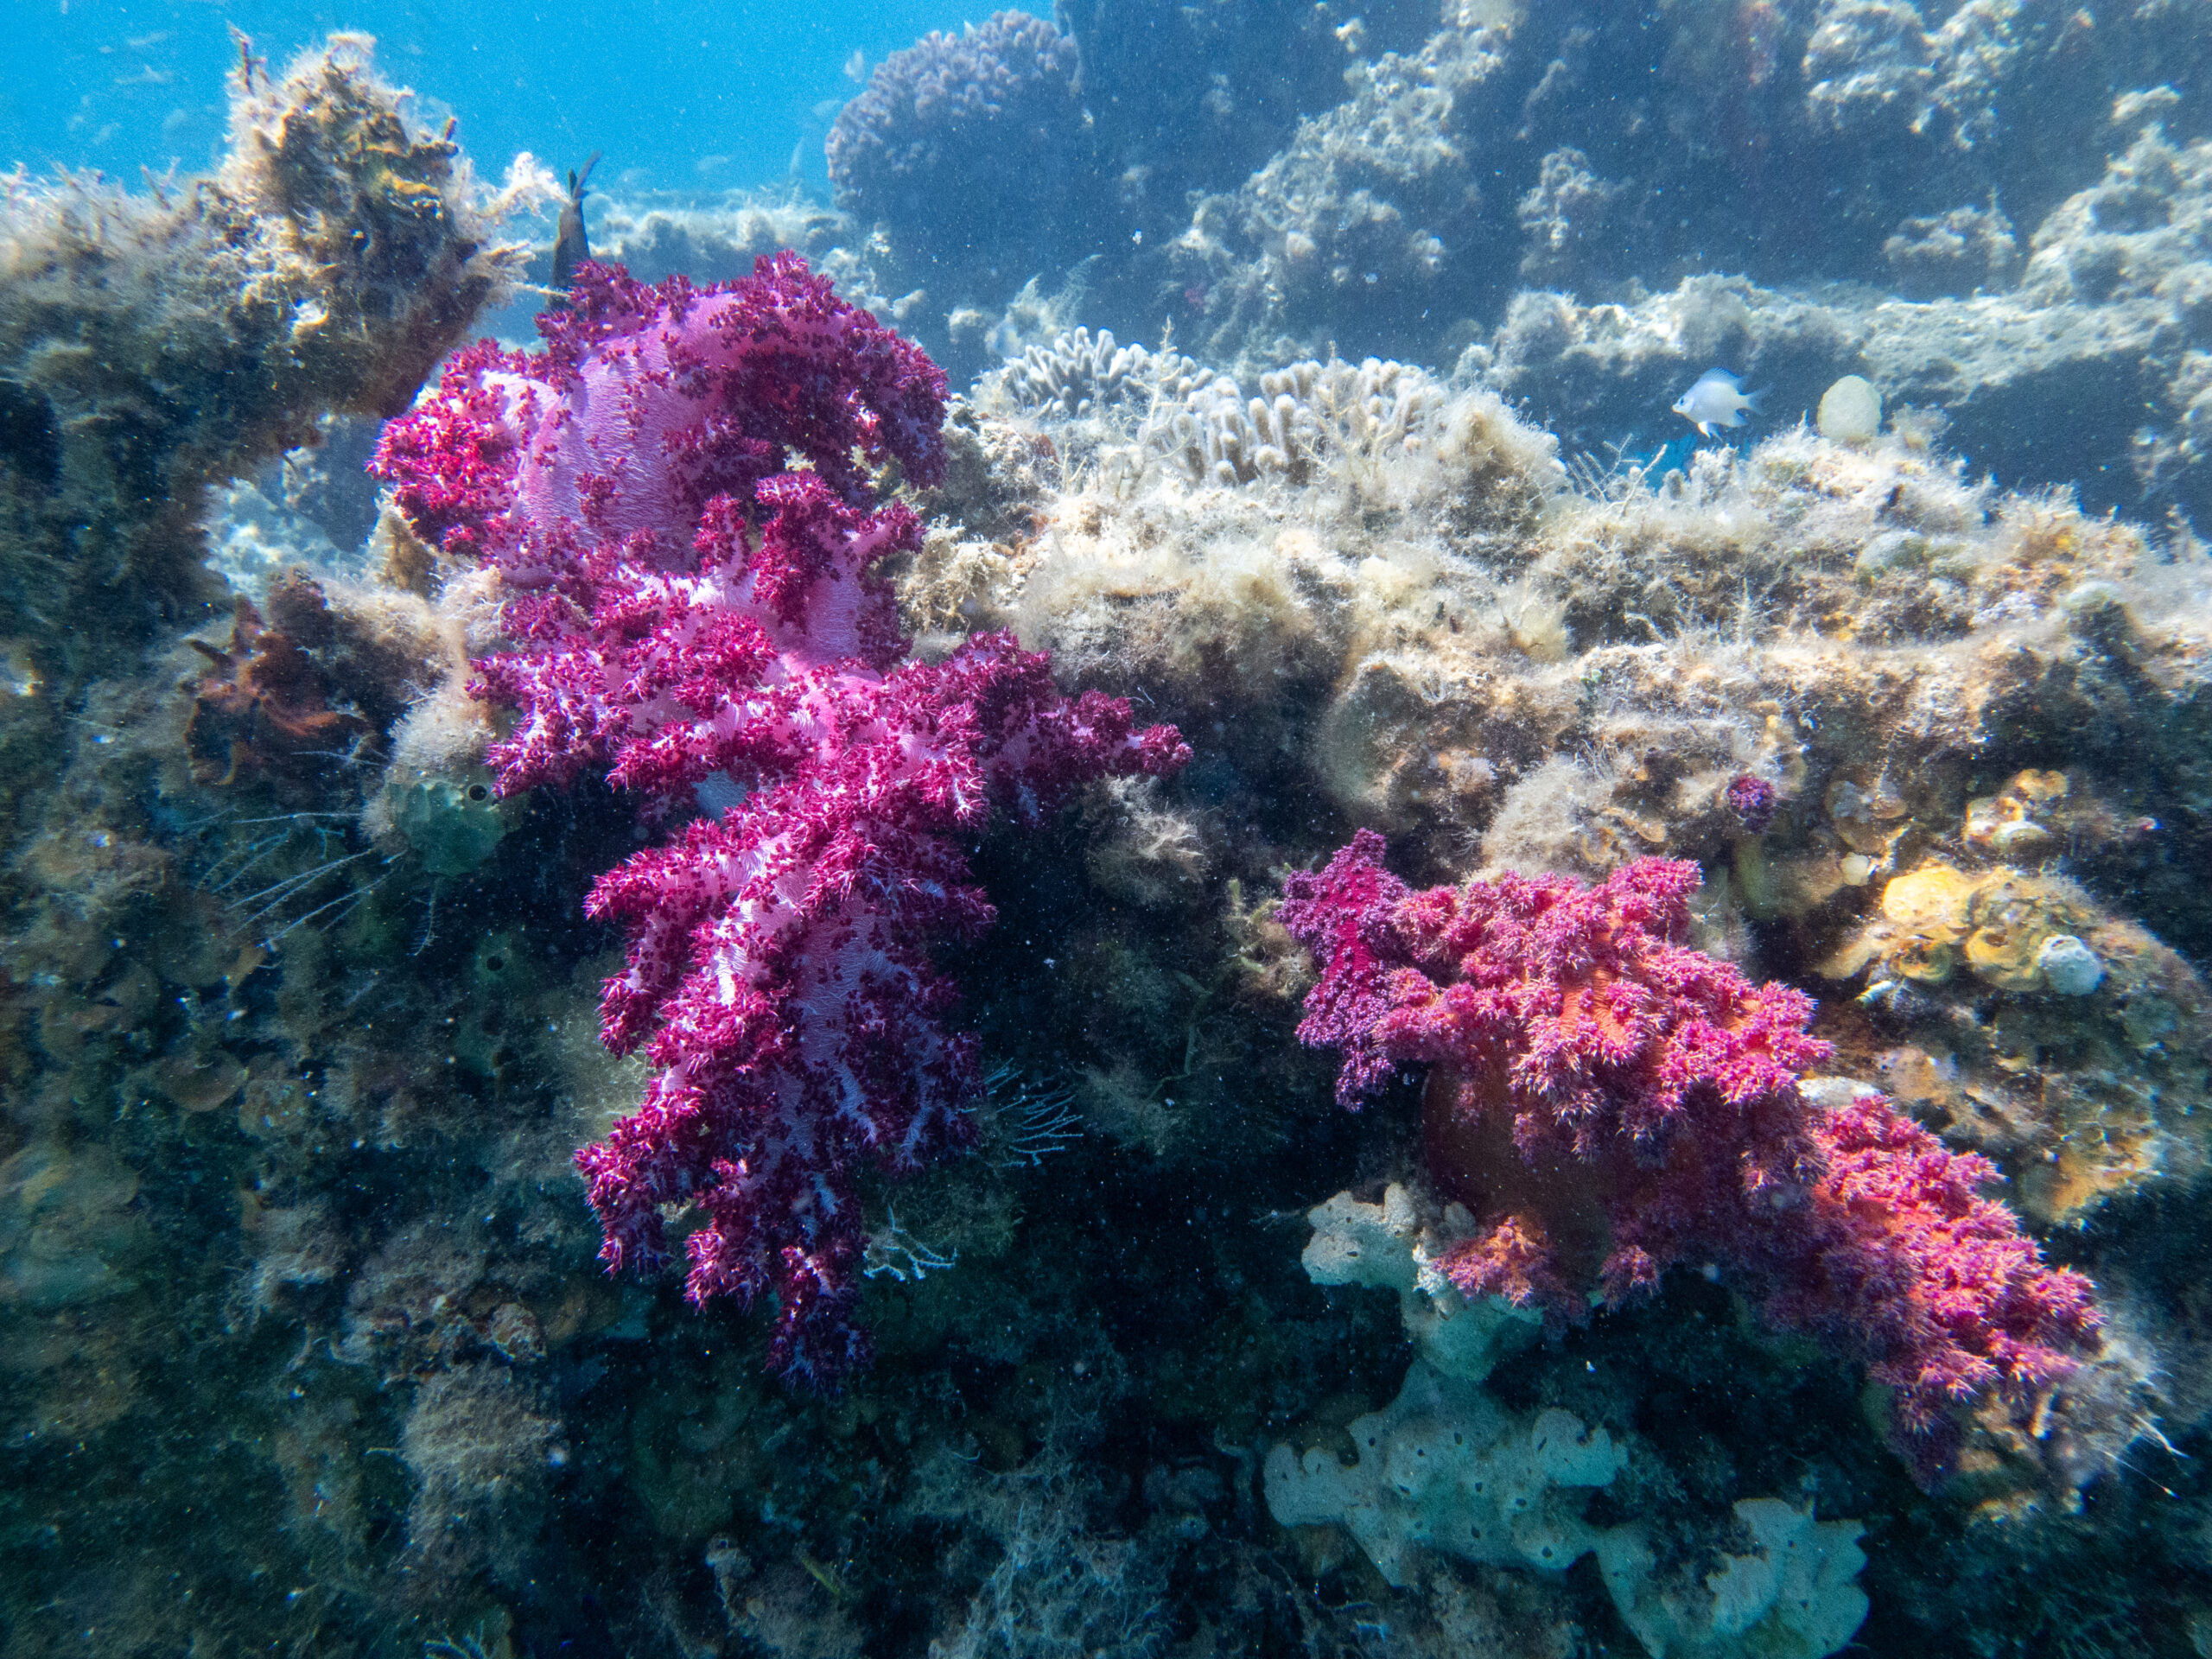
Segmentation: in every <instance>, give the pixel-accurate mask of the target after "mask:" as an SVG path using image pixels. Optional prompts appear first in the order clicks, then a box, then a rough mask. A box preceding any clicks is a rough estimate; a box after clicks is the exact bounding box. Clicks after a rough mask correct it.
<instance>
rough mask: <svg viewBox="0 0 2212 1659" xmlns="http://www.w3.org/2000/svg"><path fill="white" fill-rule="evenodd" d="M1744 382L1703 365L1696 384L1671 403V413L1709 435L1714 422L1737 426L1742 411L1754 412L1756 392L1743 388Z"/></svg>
mask: <svg viewBox="0 0 2212 1659" xmlns="http://www.w3.org/2000/svg"><path fill="white" fill-rule="evenodd" d="M1743 387H1744V383H1743V382H1742V381H1741V380H1738V378H1736V377H1735V376H1734V375H1732V374H1731V373H1729V372H1728V371H1727V370H1726V369H1707V371H1706V372H1704V373H1703V374H1701V375H1700V376H1698V378H1697V384H1696V385H1694V386H1692V387H1691V388H1690V389H1689V390H1688V391H1686V392H1684V393H1683V394H1682V395H1681V397H1679V398H1677V399H1676V400H1675V414H1677V415H1679V416H1681V417H1682V418H1683V419H1684V420H1686V421H1688V423H1690V424H1691V425H1692V426H1694V427H1695V428H1697V431H1698V435H1699V436H1700V437H1701V438H1709V437H1711V436H1712V435H1713V428H1714V427H1716V426H1741V425H1742V424H1743V423H1744V411H1745V410H1747V409H1748V410H1751V413H1753V414H1754V415H1756V414H1758V408H1759V398H1760V397H1762V396H1763V395H1764V394H1762V393H1759V392H1756V391H1752V392H1746V391H1745V390H1744V389H1743Z"/></svg>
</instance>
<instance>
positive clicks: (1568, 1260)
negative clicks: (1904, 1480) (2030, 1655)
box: [1280, 831, 2097, 1479]
mask: <svg viewBox="0 0 2212 1659" xmlns="http://www.w3.org/2000/svg"><path fill="white" fill-rule="evenodd" d="M1382 860H1383V841H1382V838H1381V837H1380V836H1376V835H1375V834H1374V833H1373V832H1371V831H1362V832H1361V833H1360V835H1359V836H1357V837H1356V838H1355V839H1354V841H1353V842H1352V844H1351V846H1350V847H1348V848H1346V849H1344V850H1343V851H1341V852H1339V853H1338V855H1336V857H1335V858H1334V859H1333V860H1332V861H1331V862H1330V864H1329V866H1328V867H1327V868H1325V870H1322V871H1321V872H1319V874H1313V875H1305V874H1300V875H1294V876H1293V877H1291V878H1290V880H1289V881H1288V882H1287V884H1286V887H1287V898H1286V899H1285V902H1284V904H1283V906H1282V908H1281V912H1280V916H1281V921H1282V923H1283V925H1285V926H1286V927H1287V928H1288V929H1289V930H1290V931H1291V932H1292V933H1293V934H1294V935H1295V936H1296V937H1297V938H1299V939H1300V942H1302V943H1303V944H1306V946H1307V948H1308V949H1310V950H1313V952H1314V953H1315V955H1316V956H1317V957H1319V959H1320V963H1321V969H1322V976H1321V979H1320V982H1319V984H1318V985H1316V986H1315V988H1314V989H1313V993H1312V994H1311V995H1310V996H1309V997H1308V999H1307V1002H1306V1021H1305V1023H1304V1024H1303V1025H1302V1026H1300V1028H1299V1032H1300V1036H1301V1037H1303V1038H1304V1039H1306V1041H1307V1042H1308V1043H1312V1044H1315V1045H1319V1046H1332V1047H1335V1048H1337V1049H1338V1050H1339V1051H1340V1052H1342V1053H1343V1055H1344V1067H1343V1071H1342V1073H1341V1075H1340V1077H1339V1080H1338V1097H1339V1099H1341V1100H1342V1101H1343V1102H1344V1103H1345V1104H1346V1105H1349V1106H1357V1104H1358V1103H1359V1101H1360V1100H1361V1099H1362V1098H1363V1096H1366V1095H1367V1094H1369V1093H1370V1092H1372V1090H1374V1089H1375V1088H1376V1087H1377V1086H1378V1085H1379V1084H1381V1083H1383V1081H1384V1080H1386V1079H1387V1078H1388V1077H1389V1075H1390V1074H1391V1073H1392V1072H1393V1071H1395V1070H1396V1069H1397V1068H1400V1067H1403V1066H1410V1065H1427V1066H1429V1067H1430V1068H1431V1070H1430V1073H1429V1080H1428V1085H1427V1097H1426V1098H1427V1104H1426V1108H1425V1116H1424V1133H1425V1141H1426V1145H1427V1154H1428V1161H1429V1166H1430V1171H1431V1173H1432V1174H1433V1177H1434V1178H1435V1179H1436V1180H1437V1182H1438V1184H1439V1185H1440V1186H1441V1187H1442V1188H1444V1190H1445V1191H1446V1192H1447V1193H1449V1194H1450V1195H1451V1196H1452V1197H1455V1198H1460V1199H1462V1200H1463V1201H1464V1202H1465V1203H1466V1204H1468V1205H1469V1206H1470V1207H1471V1209H1472V1210H1473V1211H1474V1212H1475V1214H1476V1216H1477V1217H1478V1224H1479V1227H1478V1231H1477V1233H1476V1234H1475V1235H1474V1236H1472V1237H1471V1238H1470V1239H1468V1240H1466V1241H1465V1242H1464V1243H1461V1244H1460V1245H1459V1246H1458V1247H1457V1248H1456V1249H1454V1250H1453V1251H1452V1253H1451V1254H1449V1255H1447V1256H1446V1257H1445V1258H1444V1260H1443V1262H1441V1264H1440V1265H1441V1266H1442V1268H1443V1269H1444V1271H1445V1272H1446V1274H1448V1275H1449V1276H1450V1277H1451V1278H1452V1281H1454V1282H1455V1283H1456V1284H1457V1285H1458V1286H1459V1287H1460V1288H1461V1289H1462V1290H1464V1291H1465V1292H1466V1294H1469V1295H1484V1294H1497V1295H1502V1296H1505V1297H1507V1298H1509V1299H1510V1300H1513V1301H1515V1302H1517V1303H1521V1304H1523V1305H1529V1304H1534V1305H1535V1306H1541V1307H1543V1308H1544V1309H1545V1310H1546V1311H1547V1312H1548V1313H1552V1314H1554V1315H1555V1316H1557V1317H1560V1318H1563V1319H1580V1318H1583V1317H1586V1313H1587V1312H1588V1309H1589V1306H1590V1304H1591V1299H1592V1296H1593V1295H1594V1296H1595V1297H1596V1298H1597V1299H1598V1300H1599V1302H1600V1303H1601V1304H1614V1303H1618V1302H1620V1301H1621V1300H1624V1299H1626V1298H1628V1297H1630V1296H1631V1295H1633V1294H1637V1293H1639V1292H1642V1291H1644V1290H1648V1289H1649V1288H1650V1287H1653V1286H1654V1285H1656V1282H1657V1281H1658V1278H1659V1275H1660V1274H1662V1273H1663V1272H1664V1271H1665V1270H1666V1269H1667V1268H1669V1266H1671V1265H1673V1264H1675V1263H1676V1262H1685V1261H1688V1262H1700V1263H1704V1262H1719V1263H1726V1264H1729V1265H1730V1266H1732V1268H1734V1269H1735V1270H1736V1271H1738V1273H1739V1274H1743V1275H1744V1277H1745V1280H1746V1281H1747V1282H1749V1283H1750V1284H1751V1286H1752V1287H1754V1288H1755V1289H1757V1290H1758V1292H1760V1293H1761V1294H1763V1295H1764V1299H1765V1301H1766V1306H1767V1307H1768V1310H1769V1312H1770V1314H1771V1315H1772V1316H1773V1317H1775V1318H1776V1319H1777V1320H1778V1321H1779V1322H1781V1323H1783V1324H1785V1325H1789V1326H1791V1327H1793V1328H1796V1329H1800V1330H1809V1331H1813V1332H1818V1333H1820V1334H1821V1335H1823V1336H1826V1337H1827V1338H1831V1339H1832V1340H1835V1341H1838V1342H1840V1343H1841V1344H1845V1345H1847V1346H1848V1347H1849V1348H1851V1349H1852V1350H1853V1351H1856V1352H1857V1353H1859V1355H1860V1356H1862V1357H1864V1358H1865V1359H1866V1361H1867V1363H1868V1364H1869V1366H1870V1368H1871V1369H1872V1372H1873V1374H1874V1375H1875V1376H1876V1377H1877V1378H1878V1379H1879V1380H1880V1381H1881V1382H1883V1383H1886V1384H1888V1385H1889V1386H1890V1387H1891V1388H1892V1389H1894V1390H1895V1391H1896V1395H1897V1413H1896V1419H1895V1421H1896V1424H1897V1436H1898V1440H1899V1443H1900V1447H1901V1449H1902V1450H1904V1452H1906V1454H1907V1455H1908V1456H1909V1457H1910V1459H1911V1460H1912V1462H1913V1464H1914V1467H1915V1469H1916V1472H1918V1473H1919V1474H1920V1475H1921V1476H1922V1478H1923V1479H1933V1478H1936V1476H1937V1475H1939V1474H1940V1473H1941V1472H1942V1471H1943V1470H1944V1469H1945V1468H1946V1467H1947V1466H1948V1464H1949V1462H1950V1461H1951V1459H1952V1457H1953V1455H1954V1453H1955V1449H1956V1446H1957V1441H1958V1435H1959V1425H1958V1421H1957V1418H1956V1416H1955V1414H1954V1412H1953V1411H1952V1410H1951V1409H1950V1408H1952V1407H1954V1406H1955V1405H1958V1404H1961V1403H1963V1402H1968V1401H1971V1400H1972V1399H1974V1397H1975V1396H1977V1395H1980V1394H1982V1393H1984V1392H1985V1391H1986V1390H1989V1389H2009V1390H2014V1391H2020V1390H2028V1389H2034V1388H2037V1387H2039V1386H2041V1385H2043V1384H2044V1383H2048V1382H2049V1381H2050V1380H2051V1379H2052V1378H2054V1377H2056V1376H2060V1375H2063V1373H2064V1372H2065V1371H2066V1370H2069V1369H2070V1368H2071V1365H2072V1363H2073V1362H2072V1360H2071V1358H2070V1357H2069V1356H2070V1355H2072V1354H2075V1353H2081V1352H2086V1351H2093V1350H2094V1347H2095V1345H2096V1328H2097V1318H2096V1314H2095V1312H2094V1309H2093V1308H2092V1306H2091V1305H2090V1300H2089V1298H2090V1289H2091V1287H2090V1285H2089V1282H2088V1280H2086V1279H2084V1278H2082V1276H2081V1275H2080V1274H2076V1273H2072V1272H2069V1271H2066V1270H2064V1269H2053V1268H2049V1267H2046V1266H2045V1265H2044V1262H2043V1261H2042V1259H2041V1257H2040V1255H2038V1253H2037V1249H2036V1246H2035V1244H2034V1243H2033V1241H2032V1240H2031V1239H2029V1238H2027V1237H2026V1236H2024V1235H2023V1234H2022V1233H2021V1232H2020V1230H2019V1226H2018V1221H2017V1219H2016V1218H2015V1217H2014V1216H2013V1215H2012V1211H2009V1210H2007V1209H2006V1208H2005V1207H2004V1206H2003V1205H1999V1204H1995V1203H1992V1202H1990V1201H1989V1200H1987V1199H1986V1198H1982V1197H1981V1196H1980V1192H1981V1189H1982V1188H1983V1187H1984V1186H1986V1185H1988V1184H1989V1183H1990V1182H1992V1181H1994V1180H1995V1179H1998V1175H1997V1172H1996V1170H1995V1169H1994V1168H1993V1166H1991V1165H1990V1164H1989V1163H1987V1162H1986V1160H1983V1159H1980V1158H1978V1157H1974V1156H1971V1155H1961V1154H1955V1153H1953V1152H1951V1151H1949V1150H1948V1149H1947V1148H1946V1147H1944V1146H1943V1145H1942V1142H1940V1141H1937V1140H1936V1138H1935V1137H1934V1136H1932V1135H1929V1134H1928V1133H1927V1131H1925V1130H1924V1129H1922V1128H1919V1127H1918V1126H1917V1125H1916V1124H1914V1123H1913V1122H1910V1120H1908V1119H1906V1118H1904V1117H1902V1116H1899V1115H1898V1114H1897V1113H1896V1112H1895V1111H1893V1110H1891V1108H1890V1107H1889V1105H1888V1104H1887V1103H1885V1102H1884V1101H1882V1100H1880V1099H1879V1098H1878V1097H1873V1096H1862V1097H1860V1098H1859V1099H1857V1100H1855V1101H1853V1102H1852V1103H1850V1104H1848V1105H1846V1106H1843V1107H1840V1108H1838V1109H1834V1110H1833V1111H1827V1112H1820V1111H1816V1110H1815V1109H1813V1108H1812V1107H1810V1106H1809V1105H1808V1103H1807V1102H1806V1100H1805V1098H1804V1096H1803V1095H1802V1093H1801V1092H1800V1090H1799V1088H1798V1078H1799V1077H1800V1076H1801V1075H1802V1073H1803V1072H1804V1071H1806V1070H1808V1068H1809V1067H1811V1066H1813V1065H1817V1064H1819V1063H1821V1061H1824V1060H1825V1059H1827V1058H1828V1056H1829V1053H1830V1052H1831V1051H1830V1049H1829V1047H1828V1046H1827V1044H1825V1043H1822V1042H1821V1041H1818V1040H1817V1039H1814V1038H1812V1037H1810V1036H1808V1035H1807V1034H1806V1030H1805V1027H1806V1022H1807V1020H1808V1019H1809V1017H1810V1015H1811V1013H1812V1004H1811V1003H1810V1002H1809V1001H1808V1000H1807V999H1806V998H1805V997H1803V996H1802V995H1799V994H1798V993H1797V992H1796V991H1793V990H1790V989H1789V988H1787V987H1785V986H1781V985H1771V984H1770V985H1764V986H1755V985H1753V984H1752V983H1751V982H1750V981H1748V980H1746V979H1745V977H1744V976H1743V975H1741V974H1740V973H1738V971H1737V970H1736V969H1734V968H1732V967H1731V966H1730V965H1728V964H1727V963H1723V962H1719V961H1716V960H1714V959H1713V957H1708V956H1706V955H1704V954H1703V953H1701V952H1700V951H1696V950H1688V949H1685V948H1684V947H1683V946H1682V945H1681V944H1679V943H1678V941H1679V940H1680V939H1681V937H1682V935H1683V934H1684V932H1685V931H1686V930H1687V928H1688V919H1689V912H1688V903H1687V899H1688V894H1689V893H1690V892H1691V891H1692V890H1694V888H1695V887H1696V886H1697V885H1698V880H1699V877H1698V873H1697V870H1696V868H1695V867H1694V865H1689V864H1683V863H1678V862H1674V861H1667V860H1662V859H1645V860H1643V861H1639V862H1637V863H1635V864H1632V865H1630V866H1629V867H1628V868H1625V869H1624V870H1621V871H1620V872H1618V874H1615V875H1614V876H1612V877H1611V879H1610V880H1607V881H1605V883H1604V884H1603V885H1601V886H1599V887H1592V888H1586V887H1581V886H1580V885H1579V884H1577V883H1575V882H1572V881H1567V880H1561V879H1559V878H1556V877H1540V878H1535V879H1526V878H1522V877H1519V876H1511V875H1508V876H1503V877H1501V878H1500V879H1498V880H1496V881H1476V882H1471V883H1469V884H1468V885H1467V886H1466V887H1462V888H1452V887H1437V888H1433V889H1431V890H1430V891H1428V892H1426V893H1413V892H1409V891H1408V889H1407V888H1406V887H1405V886H1404V885H1403V884H1402V882H1400V881H1398V880H1396V879H1395V877H1393V876H1391V875H1390V874H1389V873H1388V872H1387V871H1386V870H1384V869H1383V862H1382Z"/></svg>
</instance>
